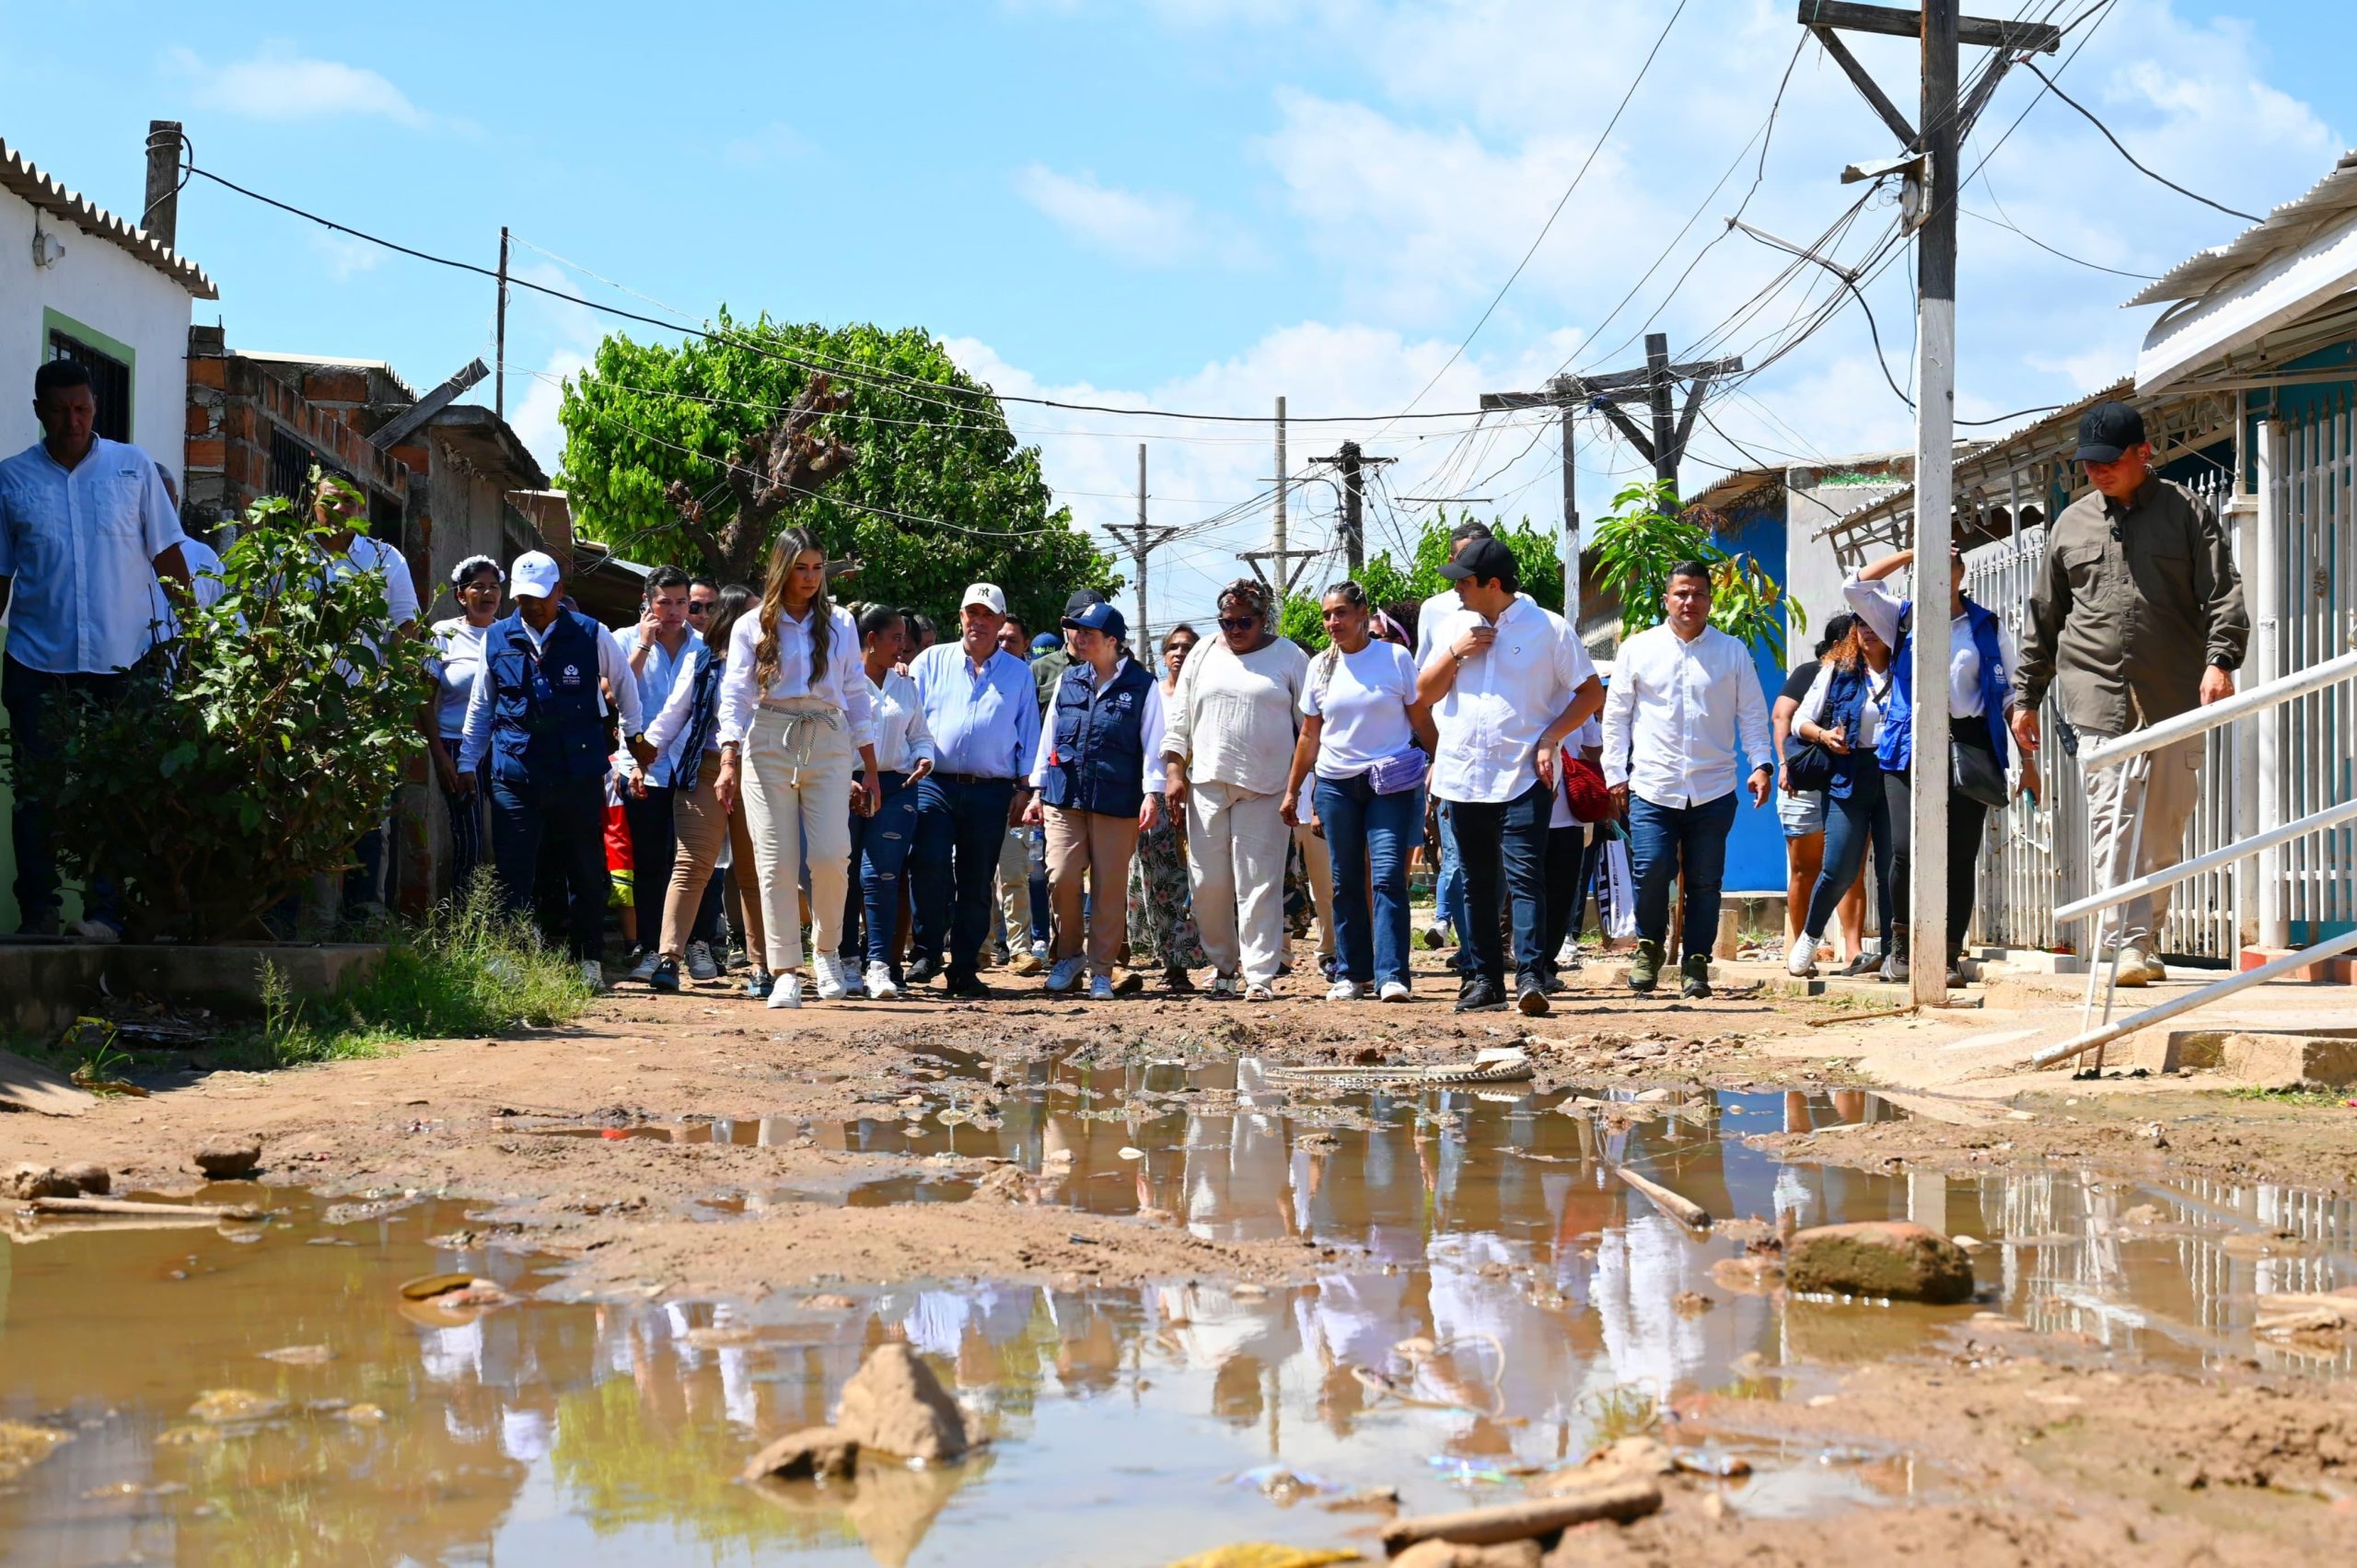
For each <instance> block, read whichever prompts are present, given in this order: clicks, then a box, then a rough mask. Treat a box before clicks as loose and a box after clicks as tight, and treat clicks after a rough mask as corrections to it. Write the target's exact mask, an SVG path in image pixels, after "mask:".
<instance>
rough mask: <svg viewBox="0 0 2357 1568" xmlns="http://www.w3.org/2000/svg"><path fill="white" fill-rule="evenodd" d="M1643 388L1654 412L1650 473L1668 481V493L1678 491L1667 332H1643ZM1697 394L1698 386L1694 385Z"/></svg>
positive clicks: (1675, 424)
mask: <svg viewBox="0 0 2357 1568" xmlns="http://www.w3.org/2000/svg"><path fill="white" fill-rule="evenodd" d="M1645 388H1646V391H1647V392H1648V394H1649V396H1650V398H1651V401H1652V403H1653V414H1654V477H1655V479H1666V480H1667V481H1668V482H1669V493H1670V494H1672V495H1676V494H1678V457H1679V456H1680V454H1679V452H1678V447H1677V441H1676V436H1677V430H1678V424H1677V421H1676V420H1675V419H1674V418H1673V417H1672V415H1671V412H1670V407H1669V334H1668V333H1667V332H1647V333H1646V334H1645ZM1695 392H1696V395H1697V396H1700V395H1701V388H1699V387H1697V388H1696V389H1695Z"/></svg>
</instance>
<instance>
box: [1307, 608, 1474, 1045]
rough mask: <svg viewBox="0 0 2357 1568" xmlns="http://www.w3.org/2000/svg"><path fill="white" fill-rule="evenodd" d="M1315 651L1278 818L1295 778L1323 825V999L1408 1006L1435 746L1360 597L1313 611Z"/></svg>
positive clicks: (1411, 674)
mask: <svg viewBox="0 0 2357 1568" xmlns="http://www.w3.org/2000/svg"><path fill="white" fill-rule="evenodd" d="M1320 613H1321V618H1322V620H1323V621H1324V622H1325V627H1326V636H1327V646H1326V648H1325V651H1324V652H1322V653H1320V654H1319V655H1318V656H1317V657H1316V658H1314V659H1312V660H1310V661H1309V679H1308V680H1307V682H1306V684H1305V685H1304V686H1303V688H1302V693H1301V713H1302V720H1301V737H1300V738H1299V740H1298V741H1297V742H1296V743H1295V747H1294V757H1293V772H1292V776H1291V777H1289V778H1288V779H1287V780H1286V781H1285V807H1284V810H1285V815H1286V817H1287V819H1289V820H1290V819H1293V818H1294V817H1295V815H1296V814H1297V807H1295V804H1294V802H1295V797H1296V796H1297V795H1298V794H1299V792H1300V789H1301V785H1302V782H1303V780H1304V779H1305V778H1308V777H1311V776H1313V774H1314V777H1315V780H1316V794H1315V796H1314V803H1315V805H1316V807H1317V811H1318V820H1319V821H1321V822H1323V823H1324V824H1325V826H1326V848H1327V859H1328V861H1329V865H1330V873H1329V874H1330V876H1331V877H1332V878H1333V881H1332V887H1333V911H1334V916H1333V923H1334V936H1335V947H1336V950H1337V956H1338V957H1339V958H1340V959H1341V973H1340V974H1338V975H1337V976H1336V977H1335V979H1334V983H1333V985H1332V987H1331V989H1329V991H1328V992H1327V993H1326V999H1327V1000H1328V1001H1329V1002H1356V1001H1359V1000H1361V999H1362V998H1364V997H1367V996H1375V997H1376V998H1377V999H1379V1000H1381V1001H1385V1002H1405V1001H1407V1000H1408V997H1409V990H1410V988H1409V974H1408V959H1409V918H1408V856H1409V854H1410V852H1411V851H1412V850H1413V849H1414V848H1415V846H1416V844H1417V843H1418V842H1420V841H1421V839H1422V832H1423V822H1424V790H1423V784H1424V773H1425V770H1426V768H1427V766H1428V765H1429V758H1430V756H1431V754H1432V752H1433V751H1434V749H1435V748H1436V746H1437V745H1438V741H1437V740H1436V738H1435V737H1434V732H1433V720H1432V713H1431V710H1430V709H1429V708H1428V707H1427V706H1426V705H1425V704H1424V703H1422V702H1421V701H1419V700H1418V698H1417V695H1416V661H1415V656H1414V655H1412V654H1411V653H1410V652H1409V651H1408V650H1407V649H1406V648H1404V647H1402V646H1400V645H1399V644H1397V643H1392V642H1384V641H1379V640H1377V639H1376V637H1375V636H1374V634H1373V618H1372V616H1371V615H1370V613H1369V610H1368V606H1367V598H1366V590H1365V589H1364V588H1363V587H1360V586H1359V585H1358V584H1357V583H1354V582H1347V581H1346V582H1341V583H1337V584H1335V585H1334V586H1333V587H1330V588H1329V589H1327V590H1326V596H1325V598H1324V599H1323V601H1322V602H1321V604H1320Z"/></svg>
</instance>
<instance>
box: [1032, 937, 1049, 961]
mask: <svg viewBox="0 0 2357 1568" xmlns="http://www.w3.org/2000/svg"><path fill="white" fill-rule="evenodd" d="M1031 956H1032V957H1033V958H1037V959H1039V961H1040V962H1041V963H1043V964H1044V963H1046V962H1047V961H1048V945H1047V944H1046V943H1045V942H1034V943H1032V944H1031Z"/></svg>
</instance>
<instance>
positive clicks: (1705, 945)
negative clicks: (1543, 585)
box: [1604, 561, 1776, 997]
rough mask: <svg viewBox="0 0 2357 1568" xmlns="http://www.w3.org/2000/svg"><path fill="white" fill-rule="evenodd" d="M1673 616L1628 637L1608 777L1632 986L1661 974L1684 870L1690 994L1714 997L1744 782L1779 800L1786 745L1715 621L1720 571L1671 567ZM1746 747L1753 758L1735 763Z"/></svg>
mask: <svg viewBox="0 0 2357 1568" xmlns="http://www.w3.org/2000/svg"><path fill="white" fill-rule="evenodd" d="M1662 609H1663V610H1664V611H1665V613H1666V620H1664V621H1663V622H1662V623H1661V624H1660V625H1658V626H1653V627H1648V628H1647V629H1646V630H1644V631H1643V632H1640V633H1637V634H1636V635H1635V636H1633V637H1631V638H1630V639H1629V640H1628V641H1626V642H1624V643H1622V644H1621V645H1620V658H1619V660H1618V661H1616V662H1615V664H1614V666H1613V670H1612V692H1611V695H1610V696H1609V697H1608V699H1607V700H1606V702H1605V704H1604V777H1605V782H1606V783H1607V784H1610V785H1611V786H1612V792H1613V795H1614V796H1615V797H1616V798H1617V799H1618V800H1619V801H1620V803H1621V804H1622V805H1623V806H1624V807H1626V809H1627V811H1628V813H1629V858H1630V861H1631V873H1632V875H1633V877H1634V878H1635V881H1636V884H1637V888H1636V898H1637V953H1636V957H1635V958H1634V959H1633V960H1631V963H1630V966H1629V988H1630V989H1631V991H1639V992H1646V991H1651V990H1653V989H1654V987H1655V985H1656V984H1658V983H1659V982H1660V980H1661V967H1662V961H1663V951H1664V949H1663V943H1664V942H1665V941H1666V939H1667V937H1668V935H1669V889H1670V884H1671V883H1672V882H1674V881H1676V880H1677V879H1678V877H1680V876H1681V875H1683V877H1684V878H1685V893H1684V897H1683V900H1682V902H1683V906H1684V920H1683V923H1682V924H1681V926H1680V929H1679V947H1680V953H1681V957H1680V958H1679V960H1678V975H1679V979H1680V981H1681V983H1680V986H1679V992H1680V994H1682V995H1686V996H1689V997H1704V996H1708V995H1710V994H1711V948H1712V947H1713V944H1714V943H1715V942H1716V941H1717V940H1718V935H1719V889H1720V882H1721V879H1722V878H1723V877H1724V875H1725V872H1726V864H1727V834H1728V833H1729V832H1731V831H1733V830H1734V828H1735V810H1736V803H1735V802H1736V783H1737V781H1738V779H1741V780H1742V782H1743V784H1744V785H1745V787H1746V788H1747V790H1748V791H1749V793H1750V796H1751V804H1752V807H1754V809H1757V808H1758V807H1759V805H1760V804H1761V803H1762V802H1764V801H1765V800H1766V799H1767V798H1768V790H1769V786H1770V784H1771V783H1772V781H1773V780H1774V778H1775V772H1776V770H1775V753H1774V750H1773V749H1772V747H1771V742H1770V738H1769V730H1768V703H1767V700H1766V699H1765V698H1764V697H1763V696H1761V694H1760V691H1759V675H1758V673H1757V672H1756V671H1755V670H1754V669H1753V668H1752V665H1751V650H1750V649H1748V648H1747V647H1745V646H1744V645H1743V644H1742V643H1740V642H1738V641H1737V640H1736V639H1735V638H1734V637H1731V636H1729V635H1728V634H1727V633H1724V632H1722V631H1720V630H1719V629H1718V628H1717V627H1715V626H1713V625H1712V624H1711V569H1710V567H1708V566H1706V565H1704V564H1703V563H1701V562H1700V561H1681V562H1679V563H1678V564H1677V565H1675V566H1673V567H1671V568H1670V574H1669V584H1668V587H1666V589H1665V590H1664V591H1663V593H1662ZM1738 752H1740V754H1741V755H1742V756H1744V757H1747V758H1748V759H1749V760H1750V761H1751V771H1750V773H1749V775H1748V777H1744V775H1741V774H1739V773H1738V772H1737V771H1736V766H1737V764H1736V757H1737V755H1738Z"/></svg>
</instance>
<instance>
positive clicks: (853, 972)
mask: <svg viewBox="0 0 2357 1568" xmlns="http://www.w3.org/2000/svg"><path fill="white" fill-rule="evenodd" d="M842 966H843V994H844V995H845V996H865V995H866V994H867V971H866V970H863V969H861V968H860V967H859V960H858V959H857V958H845V959H842Z"/></svg>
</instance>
